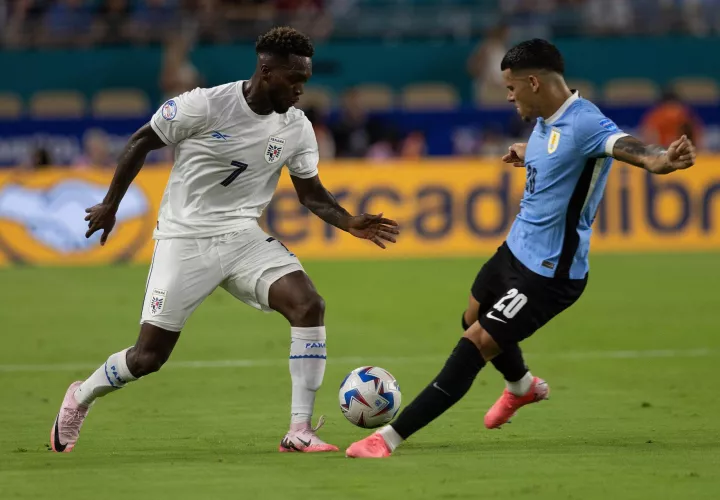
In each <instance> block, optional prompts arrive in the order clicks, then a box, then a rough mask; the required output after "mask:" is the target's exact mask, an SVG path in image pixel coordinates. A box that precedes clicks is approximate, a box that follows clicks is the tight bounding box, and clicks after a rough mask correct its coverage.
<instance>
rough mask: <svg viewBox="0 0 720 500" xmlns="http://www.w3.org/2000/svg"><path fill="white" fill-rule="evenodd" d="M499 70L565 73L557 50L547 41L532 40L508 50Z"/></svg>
mask: <svg viewBox="0 0 720 500" xmlns="http://www.w3.org/2000/svg"><path fill="white" fill-rule="evenodd" d="M500 69H501V70H502V71H505V70H506V69H509V70H511V71H522V70H534V69H535V70H537V69H544V70H547V71H554V72H556V73H560V74H561V75H562V74H563V73H565V62H564V61H563V56H562V54H560V51H559V50H558V48H557V47H556V46H555V45H553V44H552V43H550V42H548V41H547V40H543V39H541V38H533V39H532V40H526V41H524V42H521V43H519V44H517V45H516V46H514V47H513V48H511V49H510V50H508V52H507V54H505V57H503V60H502V63H501V64H500Z"/></svg>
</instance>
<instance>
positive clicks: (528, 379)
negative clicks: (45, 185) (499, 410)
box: [505, 371, 533, 396]
mask: <svg viewBox="0 0 720 500" xmlns="http://www.w3.org/2000/svg"><path fill="white" fill-rule="evenodd" d="M532 382H533V375H532V373H530V372H529V371H528V372H527V373H526V374H525V375H524V376H523V378H521V379H520V380H518V381H517V382H508V381H507V380H506V381H505V385H506V386H507V390H508V391H510V392H512V393H513V394H515V395H516V396H524V395H525V394H527V393H528V391H529V390H530V388H531V387H532Z"/></svg>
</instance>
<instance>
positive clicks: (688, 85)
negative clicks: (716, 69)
mask: <svg viewBox="0 0 720 500" xmlns="http://www.w3.org/2000/svg"><path fill="white" fill-rule="evenodd" d="M672 88H673V90H675V92H677V94H678V96H680V99H682V100H683V101H685V102H688V103H690V104H718V102H720V89H718V84H717V82H715V80H713V79H712V78H701V77H697V78H693V77H686V78H678V79H677V80H675V81H674V82H673V83H672Z"/></svg>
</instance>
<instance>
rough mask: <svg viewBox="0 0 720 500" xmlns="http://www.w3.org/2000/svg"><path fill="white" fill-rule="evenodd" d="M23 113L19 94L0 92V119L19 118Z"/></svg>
mask: <svg viewBox="0 0 720 500" xmlns="http://www.w3.org/2000/svg"><path fill="white" fill-rule="evenodd" d="M22 113H23V102H22V99H20V96H18V95H17V94H13V93H1V94H0V119H5V120H8V119H13V118H19V117H20V116H21V115H22Z"/></svg>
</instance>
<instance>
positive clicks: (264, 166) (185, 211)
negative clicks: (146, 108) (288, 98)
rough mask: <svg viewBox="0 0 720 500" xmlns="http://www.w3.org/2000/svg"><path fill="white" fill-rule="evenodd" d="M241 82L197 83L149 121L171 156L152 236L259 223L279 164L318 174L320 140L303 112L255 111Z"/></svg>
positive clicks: (193, 234) (299, 173)
mask: <svg viewBox="0 0 720 500" xmlns="http://www.w3.org/2000/svg"><path fill="white" fill-rule="evenodd" d="M242 85H243V82H242V81H240V82H234V83H228V84H226V85H221V86H219V87H213V88H210V89H195V90H193V91H191V92H186V93H185V94H182V95H180V96H178V97H176V98H174V99H171V100H169V101H167V102H166V103H165V104H164V105H163V106H162V107H161V108H160V109H159V110H158V111H157V112H156V113H155V114H154V115H153V117H152V119H151V120H150V125H151V126H152V128H153V130H154V131H155V132H156V133H157V134H158V136H160V138H161V139H162V141H163V142H165V144H167V145H176V148H175V164H174V165H173V168H172V171H171V173H170V179H169V180H168V184H167V187H166V188H165V194H164V195H163V199H162V202H161V204H160V213H159V216H158V224H157V228H156V230H155V235H154V237H155V239H167V238H205V237H211V236H217V235H220V234H226V233H230V232H233V231H237V230H239V229H243V228H246V227H248V226H249V225H252V224H254V223H256V219H257V218H259V217H260V215H262V212H263V210H264V209H265V207H266V206H267V205H268V203H270V200H271V199H272V196H273V193H274V192H275V188H276V187H277V183H278V179H279V178H280V173H281V171H282V167H283V165H287V166H288V169H289V170H290V173H291V174H292V175H293V176H295V177H300V178H303V179H307V178H310V177H314V176H315V175H317V173H318V170H317V164H318V159H319V156H318V147H317V141H316V139H315V133H314V132H313V129H312V125H311V124H310V122H309V120H308V119H307V118H306V117H305V114H304V113H303V112H302V111H300V110H298V109H295V108H290V109H289V110H288V111H287V113H285V114H277V113H271V114H269V115H258V114H256V113H254V112H253V111H252V110H251V109H250V107H249V106H248V103H247V101H246V100H245V96H244V95H243V92H242Z"/></svg>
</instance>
